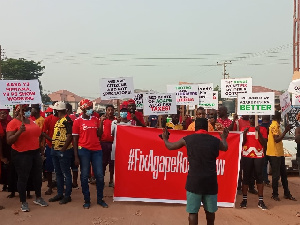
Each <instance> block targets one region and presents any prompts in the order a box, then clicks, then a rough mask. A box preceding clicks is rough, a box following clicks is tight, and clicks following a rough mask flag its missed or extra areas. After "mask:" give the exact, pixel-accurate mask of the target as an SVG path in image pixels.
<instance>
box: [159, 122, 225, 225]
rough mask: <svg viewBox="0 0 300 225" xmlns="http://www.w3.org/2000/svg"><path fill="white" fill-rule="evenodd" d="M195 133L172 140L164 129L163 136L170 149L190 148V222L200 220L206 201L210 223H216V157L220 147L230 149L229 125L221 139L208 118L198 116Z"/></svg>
mask: <svg viewBox="0 0 300 225" xmlns="http://www.w3.org/2000/svg"><path fill="white" fill-rule="evenodd" d="M195 131H196V132H195V134H191V135H188V136H186V137H184V138H182V139H180V140H179V141H177V142H169V141H168V139H169V133H168V130H167V129H164V132H163V134H162V138H163V140H164V142H165V145H166V147H167V148H168V149H169V150H177V149H180V148H182V147H184V146H185V147H186V148H187V154H188V161H189V172H188V176H187V181H186V186H185V188H186V191H187V192H186V194H187V205H186V211H187V212H188V213H189V224H190V225H197V224H198V212H199V209H200V206H201V203H203V207H204V210H205V214H206V220H207V224H208V225H213V224H214V221H215V212H216V211H217V209H218V207H217V194H218V181H217V171H216V158H217V157H218V156H219V150H221V151H227V149H228V144H227V141H226V139H227V137H228V129H225V130H224V131H223V133H222V134H221V139H222V140H221V141H220V139H218V138H216V137H214V136H212V135H209V134H208V121H207V119H205V118H197V119H196V122H195Z"/></svg>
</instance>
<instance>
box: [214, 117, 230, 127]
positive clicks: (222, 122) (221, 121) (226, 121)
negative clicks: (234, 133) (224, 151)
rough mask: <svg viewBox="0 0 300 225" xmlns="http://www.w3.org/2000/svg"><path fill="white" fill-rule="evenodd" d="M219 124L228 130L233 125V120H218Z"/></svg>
mask: <svg viewBox="0 0 300 225" xmlns="http://www.w3.org/2000/svg"><path fill="white" fill-rule="evenodd" d="M217 122H218V123H220V124H222V125H223V126H224V127H226V128H228V127H229V126H230V125H231V123H232V121H231V119H228V118H226V119H225V120H223V119H222V118H218V119H217Z"/></svg>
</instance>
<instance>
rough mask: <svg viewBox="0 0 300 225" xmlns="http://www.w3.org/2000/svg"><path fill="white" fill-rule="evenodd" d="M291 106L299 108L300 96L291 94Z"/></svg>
mask: <svg viewBox="0 0 300 225" xmlns="http://www.w3.org/2000/svg"><path fill="white" fill-rule="evenodd" d="M292 106H300V95H295V94H292Z"/></svg>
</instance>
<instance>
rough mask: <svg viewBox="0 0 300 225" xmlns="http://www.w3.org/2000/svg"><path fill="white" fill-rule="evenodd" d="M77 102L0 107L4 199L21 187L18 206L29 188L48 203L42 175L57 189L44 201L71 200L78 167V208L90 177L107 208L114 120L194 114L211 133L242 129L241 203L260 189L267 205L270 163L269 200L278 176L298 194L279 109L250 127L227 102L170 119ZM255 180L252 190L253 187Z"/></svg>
mask: <svg viewBox="0 0 300 225" xmlns="http://www.w3.org/2000/svg"><path fill="white" fill-rule="evenodd" d="M79 108H80V109H81V114H80V115H75V114H73V112H72V106H71V105H70V104H69V103H65V102H54V103H53V105H51V106H49V108H48V109H47V110H46V111H45V112H42V111H41V109H40V106H39V105H31V106H30V107H29V106H28V105H17V106H15V108H14V112H13V118H12V117H11V116H10V115H9V110H7V109H0V136H1V138H0V142H1V143H0V144H1V145H0V146H1V147H0V157H1V183H2V184H3V191H9V192H10V195H8V197H9V198H12V197H15V192H18V193H19V198H20V202H21V210H22V211H24V212H28V211H29V210H30V209H29V205H28V203H27V199H28V198H31V195H30V191H34V192H35V195H36V197H35V200H34V201H33V202H34V203H35V204H38V205H40V206H44V207H45V206H48V203H47V202H46V201H45V200H44V199H43V198H42V197H41V196H42V193H41V187H42V178H43V176H44V179H45V180H46V181H47V187H48V190H47V191H46V192H45V195H52V194H53V187H54V186H55V185H56V187H57V193H56V195H54V196H53V197H51V198H50V199H49V202H56V201H58V202H59V204H67V203H68V202H70V201H71V200H72V199H71V194H72V189H74V188H76V189H78V183H77V180H78V168H80V181H81V182H80V183H81V189H82V193H83V199H84V204H83V208H85V209H88V208H90V207H91V196H90V191H89V182H91V183H93V182H94V183H95V184H96V188H97V201H96V202H97V204H99V205H100V206H102V207H103V208H107V207H108V205H107V204H106V202H105V201H104V200H103V189H104V186H105V183H104V175H105V171H106V168H107V166H108V168H109V183H108V187H114V159H115V137H116V126H117V125H118V124H120V125H128V126H142V127H146V125H147V126H149V127H155V128H158V127H163V128H167V129H174V130H188V131H196V120H197V119H205V120H206V121H207V131H210V132H212V131H218V132H223V131H224V130H228V131H241V132H243V143H242V146H243V148H242V152H241V162H240V163H241V170H240V174H239V182H238V190H239V192H241V193H242V195H243V201H242V202H241V204H240V207H241V208H247V193H248V192H250V193H253V194H257V195H258V207H259V208H261V209H263V210H266V209H267V206H266V205H265V204H264V201H263V188H264V185H270V181H269V180H268V175H267V170H266V165H267V162H268V161H269V162H270V165H271V168H272V189H273V193H272V199H274V200H275V201H280V198H279V197H278V196H279V194H278V182H279V179H280V178H281V182H282V186H283V189H284V198H286V199H290V200H293V201H295V200H296V199H295V198H294V197H293V196H292V195H291V193H290V191H289V188H288V180H287V174H286V167H285V159H284V151H283V143H282V140H283V138H284V136H285V135H286V133H287V132H289V131H290V129H291V125H287V126H286V128H285V130H284V131H283V132H282V131H281V130H280V122H281V114H280V112H278V111H276V112H275V115H274V116H273V117H272V120H271V119H270V116H269V117H268V116H264V117H263V118H262V123H261V125H259V126H255V116H245V115H241V117H240V118H239V117H238V116H237V115H235V116H234V117H233V120H231V119H229V118H228V112H227V108H226V107H225V106H220V107H219V109H218V110H214V109H212V110H208V111H207V110H205V109H204V108H202V107H199V108H198V109H197V110H196V112H195V118H192V117H191V116H189V115H186V114H185V113H182V111H180V109H178V113H177V114H174V115H171V116H170V117H168V116H160V117H158V116H155V115H152V116H149V117H148V118H147V119H145V118H144V116H143V113H142V112H141V111H138V110H137V109H136V105H135V102H134V100H132V99H130V100H128V101H124V102H123V103H122V104H121V106H120V113H119V115H118V116H116V113H115V108H114V106H113V105H107V106H106V111H105V113H104V114H103V115H101V116H100V115H99V114H98V113H96V112H95V111H94V110H93V103H92V101H90V100H88V99H84V100H82V101H81V102H80V103H79ZM183 115H184V116H183ZM165 136H166V134H165ZM299 137H300V130H299V129H296V138H295V140H296V142H297V144H298V147H299V146H300V138H299ZM184 145H185V144H184ZM217 148H218V147H216V149H217ZM42 158H43V159H44V162H43V160H42ZM298 159H300V156H299V155H298ZM299 161H300V160H299ZM53 172H55V177H56V181H55V182H53V177H52V175H53ZM255 184H256V186H257V190H255V188H254V186H255ZM201 194H203V195H205V194H206V193H201ZM1 208H3V207H1ZM205 210H207V209H205Z"/></svg>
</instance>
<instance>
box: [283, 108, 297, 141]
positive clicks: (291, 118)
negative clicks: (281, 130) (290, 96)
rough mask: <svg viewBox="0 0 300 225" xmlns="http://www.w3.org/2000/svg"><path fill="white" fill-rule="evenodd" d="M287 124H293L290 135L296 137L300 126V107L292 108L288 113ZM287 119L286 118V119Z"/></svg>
mask: <svg viewBox="0 0 300 225" xmlns="http://www.w3.org/2000/svg"><path fill="white" fill-rule="evenodd" d="M287 115H288V116H287V121H286V122H287V124H293V127H292V129H291V131H290V132H289V134H291V135H293V136H295V130H296V128H297V127H299V126H300V121H299V120H298V119H297V118H298V115H299V116H300V107H292V109H291V110H290V111H289V112H288V113H287ZM285 118H286V117H285Z"/></svg>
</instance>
